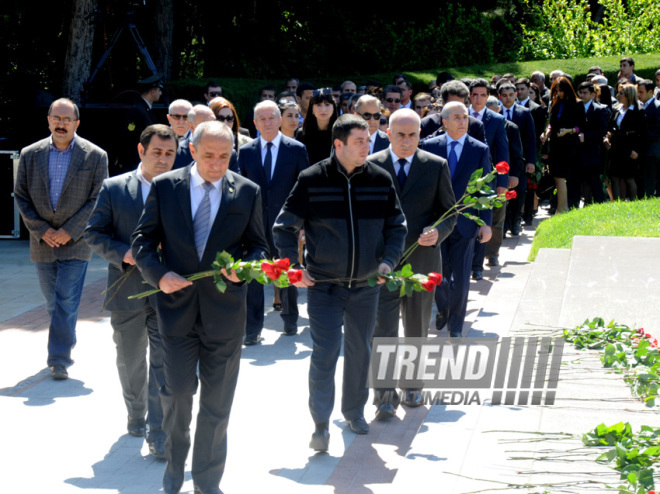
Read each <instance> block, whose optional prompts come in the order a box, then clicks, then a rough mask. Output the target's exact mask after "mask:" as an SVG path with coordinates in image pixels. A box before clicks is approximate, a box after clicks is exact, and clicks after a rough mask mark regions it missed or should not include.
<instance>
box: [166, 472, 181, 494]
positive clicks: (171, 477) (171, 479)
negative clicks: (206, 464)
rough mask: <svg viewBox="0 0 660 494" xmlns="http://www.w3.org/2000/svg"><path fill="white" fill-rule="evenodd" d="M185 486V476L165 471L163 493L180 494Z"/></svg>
mask: <svg viewBox="0 0 660 494" xmlns="http://www.w3.org/2000/svg"><path fill="white" fill-rule="evenodd" d="M182 485H183V474H182V473H181V474H173V473H170V472H169V471H168V470H165V475H163V492H164V493H165V494H179V491H180V490H181V486H182Z"/></svg>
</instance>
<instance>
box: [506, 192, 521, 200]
mask: <svg viewBox="0 0 660 494" xmlns="http://www.w3.org/2000/svg"><path fill="white" fill-rule="evenodd" d="M517 196H518V194H516V191H515V190H507V191H506V195H505V196H504V197H506V200H507V201H510V200H511V199H515V198H516V197H517Z"/></svg>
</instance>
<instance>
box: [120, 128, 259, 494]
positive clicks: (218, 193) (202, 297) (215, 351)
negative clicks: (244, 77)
mask: <svg viewBox="0 0 660 494" xmlns="http://www.w3.org/2000/svg"><path fill="white" fill-rule="evenodd" d="M233 149H234V136H233V134H232V132H231V130H230V129H229V127H227V126H226V125H224V124H222V123H220V122H204V123H202V124H200V125H198V126H197V128H196V129H195V132H194V133H193V140H192V147H191V151H192V156H193V159H195V162H194V163H192V164H191V165H189V166H187V167H185V168H182V169H179V170H173V171H172V172H170V173H165V174H163V175H161V176H160V177H157V178H156V179H155V180H154V181H153V183H152V185H151V190H150V192H149V197H148V198H147V202H146V203H145V205H144V212H143V213H142V216H141V217H140V221H139V222H138V226H137V227H136V229H135V232H134V233H133V236H132V249H133V256H134V258H135V263H136V264H137V266H138V268H139V269H140V272H141V273H142V276H144V279H145V280H147V281H148V282H149V283H150V284H151V285H153V286H157V287H159V288H160V289H161V290H162V292H161V293H158V294H157V295H156V297H157V304H156V311H157V313H158V320H159V323H158V329H159V331H160V335H161V341H162V345H163V365H164V367H165V385H164V386H163V387H162V388H161V398H162V400H163V412H164V419H163V427H164V429H165V432H166V433H167V440H166V442H165V458H166V460H167V466H166V468H165V475H164V476H163V491H164V492H165V493H166V494H176V493H178V492H179V491H180V490H181V486H182V485H183V481H184V473H185V465H186V458H187V456H188V451H189V449H190V446H191V441H190V422H191V420H192V408H193V395H194V394H195V392H196V391H197V383H198V379H197V371H198V369H199V381H201V390H200V393H199V402H200V406H199V414H198V415H197V428H196V431H195V444H194V449H193V458H192V478H193V483H194V484H195V492H196V493H199V494H218V493H219V492H220V489H219V487H218V486H219V484H220V479H221V478H222V474H223V472H224V468H225V460H226V457H227V425H228V423H229V412H230V411H231V405H232V401H233V399H234V390H235V388H236V382H237V380H238V368H239V364H240V357H241V347H242V343H243V336H244V335H245V318H246V300H245V297H246V293H247V285H246V284H245V283H243V282H241V281H240V280H239V279H238V277H237V276H236V273H235V272H233V271H232V272H229V273H227V272H225V270H224V269H223V270H222V273H223V275H224V280H225V282H226V283H227V288H226V290H225V292H224V293H220V292H219V291H218V290H217V289H216V284H215V280H214V279H213V278H212V277H209V278H203V279H201V280H199V281H196V282H195V283H194V284H193V283H192V282H190V281H188V280H187V279H186V278H185V276H187V275H190V274H193V273H197V272H200V271H208V270H211V269H213V266H212V263H213V261H215V258H216V254H217V253H218V252H222V251H227V252H228V253H229V254H230V255H231V256H233V257H234V259H236V260H238V259H243V260H245V261H253V260H257V259H264V258H265V257H266V252H267V251H268V244H267V243H266V238H265V235H264V226H263V221H262V207H261V192H260V189H259V186H257V185H256V184H255V183H254V182H251V181H250V180H248V179H247V178H244V177H242V176H240V175H238V174H236V173H233V172H232V171H230V170H228V168H229V162H230V160H231V156H232V151H233Z"/></svg>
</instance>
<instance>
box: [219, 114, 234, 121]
mask: <svg viewBox="0 0 660 494" xmlns="http://www.w3.org/2000/svg"><path fill="white" fill-rule="evenodd" d="M215 119H216V120H217V121H218V122H233V121H234V115H227V116H226V117H224V116H222V115H216V116H215Z"/></svg>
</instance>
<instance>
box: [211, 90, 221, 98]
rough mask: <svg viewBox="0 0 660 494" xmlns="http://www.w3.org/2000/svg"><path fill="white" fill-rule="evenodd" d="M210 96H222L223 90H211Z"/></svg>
mask: <svg viewBox="0 0 660 494" xmlns="http://www.w3.org/2000/svg"><path fill="white" fill-rule="evenodd" d="M209 96H213V97H214V98H215V97H217V96H222V91H211V92H209Z"/></svg>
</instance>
